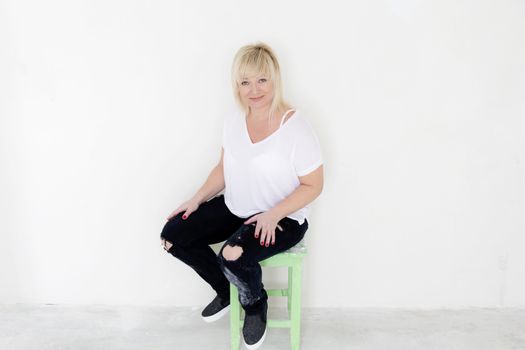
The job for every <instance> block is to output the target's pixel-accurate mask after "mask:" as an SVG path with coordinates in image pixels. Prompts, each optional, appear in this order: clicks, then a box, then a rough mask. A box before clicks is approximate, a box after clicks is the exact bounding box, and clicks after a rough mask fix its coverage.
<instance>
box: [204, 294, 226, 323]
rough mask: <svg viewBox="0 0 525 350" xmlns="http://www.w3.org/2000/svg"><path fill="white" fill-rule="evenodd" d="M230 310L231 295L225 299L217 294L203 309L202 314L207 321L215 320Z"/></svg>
mask: <svg viewBox="0 0 525 350" xmlns="http://www.w3.org/2000/svg"><path fill="white" fill-rule="evenodd" d="M228 310H230V297H228V298H225V299H223V298H221V297H220V296H218V295H217V296H216V297H215V299H213V300H212V301H211V303H209V304H208V306H206V307H205V308H204V310H202V313H201V316H202V319H203V320H204V321H206V322H215V321H217V320H218V319H220V318H221V317H222V316H224V315H226V314H227V313H228Z"/></svg>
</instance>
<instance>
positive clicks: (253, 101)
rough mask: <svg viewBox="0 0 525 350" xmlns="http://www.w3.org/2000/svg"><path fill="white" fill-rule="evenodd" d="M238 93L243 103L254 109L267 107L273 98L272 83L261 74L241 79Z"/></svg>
mask: <svg viewBox="0 0 525 350" xmlns="http://www.w3.org/2000/svg"><path fill="white" fill-rule="evenodd" d="M239 94H240V97H241V100H242V102H243V103H244V104H245V105H248V106H250V107H251V109H252V110H254V109H265V108H269V107H270V105H271V104H272V100H273V84H272V82H271V81H270V79H269V78H268V77H267V76H265V75H262V74H258V75H255V76H251V77H245V78H243V79H241V81H240V83H239Z"/></svg>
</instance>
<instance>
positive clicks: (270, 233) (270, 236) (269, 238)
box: [265, 229, 275, 247]
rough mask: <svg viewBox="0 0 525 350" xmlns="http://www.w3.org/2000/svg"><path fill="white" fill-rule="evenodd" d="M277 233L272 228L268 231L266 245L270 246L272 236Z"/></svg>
mask: <svg viewBox="0 0 525 350" xmlns="http://www.w3.org/2000/svg"><path fill="white" fill-rule="evenodd" d="M274 234H275V232H272V230H271V229H269V230H268V233H267V234H266V244H265V245H266V246H267V247H269V246H270V242H271V240H272V236H273V235H274Z"/></svg>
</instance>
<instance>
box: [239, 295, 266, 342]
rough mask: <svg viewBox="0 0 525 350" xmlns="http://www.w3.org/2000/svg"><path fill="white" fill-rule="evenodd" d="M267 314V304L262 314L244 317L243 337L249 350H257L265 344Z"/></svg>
mask: <svg viewBox="0 0 525 350" xmlns="http://www.w3.org/2000/svg"><path fill="white" fill-rule="evenodd" d="M267 313H268V303H267V302H265V303H264V305H263V308H262V310H261V312H259V313H256V314H252V315H250V314H246V315H245V316H244V325H243V326H242V335H243V338H244V345H245V346H246V348H247V349H250V350H254V349H257V348H259V346H261V345H262V343H263V342H264V338H265V337H266V316H267Z"/></svg>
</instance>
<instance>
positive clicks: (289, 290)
mask: <svg viewBox="0 0 525 350" xmlns="http://www.w3.org/2000/svg"><path fill="white" fill-rule="evenodd" d="M292 275H293V268H292V267H291V266H288V297H287V300H288V317H290V318H291V317H292V294H293V289H292Z"/></svg>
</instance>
